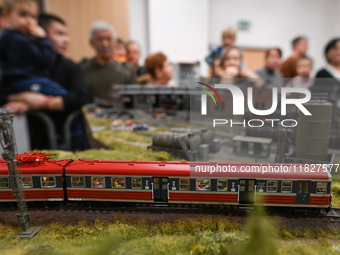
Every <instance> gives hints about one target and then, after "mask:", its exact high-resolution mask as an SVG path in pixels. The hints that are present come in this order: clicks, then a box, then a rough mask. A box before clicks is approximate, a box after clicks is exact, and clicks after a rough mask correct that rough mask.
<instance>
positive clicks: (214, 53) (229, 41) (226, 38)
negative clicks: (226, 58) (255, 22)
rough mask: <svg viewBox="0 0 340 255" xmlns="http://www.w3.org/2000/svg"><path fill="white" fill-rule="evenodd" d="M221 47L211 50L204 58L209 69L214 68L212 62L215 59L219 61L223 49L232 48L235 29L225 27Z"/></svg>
mask: <svg viewBox="0 0 340 255" xmlns="http://www.w3.org/2000/svg"><path fill="white" fill-rule="evenodd" d="M221 39H222V45H221V46H219V47H217V48H213V49H212V50H211V51H210V53H209V55H208V56H207V57H206V58H205V61H206V62H207V63H208V65H209V66H210V67H212V68H213V67H214V62H215V60H217V59H220V58H221V56H222V51H223V49H225V48H227V47H229V46H233V45H234V43H235V40H236V29H235V28H234V27H230V26H229V27H226V28H225V29H224V30H223V32H222V38H221Z"/></svg>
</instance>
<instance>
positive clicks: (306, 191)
mask: <svg viewBox="0 0 340 255" xmlns="http://www.w3.org/2000/svg"><path fill="white" fill-rule="evenodd" d="M308 192H309V182H306V186H305V193H308Z"/></svg>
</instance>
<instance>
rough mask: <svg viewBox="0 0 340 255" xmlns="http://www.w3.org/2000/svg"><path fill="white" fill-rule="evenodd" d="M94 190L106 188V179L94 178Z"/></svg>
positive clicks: (92, 183) (92, 181)
mask: <svg viewBox="0 0 340 255" xmlns="http://www.w3.org/2000/svg"><path fill="white" fill-rule="evenodd" d="M91 186H92V188H99V189H100V188H105V177H104V176H93V177H92V178H91Z"/></svg>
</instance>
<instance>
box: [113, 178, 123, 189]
mask: <svg viewBox="0 0 340 255" xmlns="http://www.w3.org/2000/svg"><path fill="white" fill-rule="evenodd" d="M112 188H125V178H124V177H112Z"/></svg>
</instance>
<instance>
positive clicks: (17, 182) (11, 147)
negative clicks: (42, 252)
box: [0, 112, 41, 238]
mask: <svg viewBox="0 0 340 255" xmlns="http://www.w3.org/2000/svg"><path fill="white" fill-rule="evenodd" d="M0 144H1V147H2V149H3V151H4V152H3V153H2V157H3V158H4V159H5V161H6V164H7V166H8V173H9V177H10V185H11V188H12V191H13V196H14V198H15V199H16V202H17V207H18V215H17V216H18V220H19V224H20V225H21V228H22V231H21V232H20V233H19V234H18V235H17V237H21V238H30V237H33V236H34V235H36V234H37V233H38V232H39V230H40V229H41V228H40V227H30V226H29V223H30V215H29V214H28V213H27V207H26V201H25V194H24V192H23V190H22V179H21V171H20V165H19V163H18V162H17V160H16V159H15V155H16V143H15V138H14V132H13V115H11V114H8V113H6V112H0Z"/></svg>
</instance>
